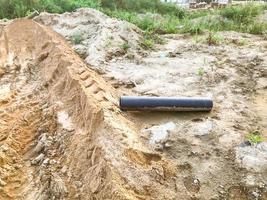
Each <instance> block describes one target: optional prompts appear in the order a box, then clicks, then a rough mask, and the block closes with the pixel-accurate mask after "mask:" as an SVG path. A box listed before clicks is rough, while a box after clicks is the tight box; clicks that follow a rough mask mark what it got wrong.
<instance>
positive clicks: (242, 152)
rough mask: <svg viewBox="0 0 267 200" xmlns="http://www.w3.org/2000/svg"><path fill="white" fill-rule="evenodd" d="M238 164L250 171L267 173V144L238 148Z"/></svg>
mask: <svg viewBox="0 0 267 200" xmlns="http://www.w3.org/2000/svg"><path fill="white" fill-rule="evenodd" d="M236 162H237V163H239V164H240V165H241V166H242V167H244V168H246V169H247V170H249V171H253V172H266V170H267V143H266V142H262V143H259V144H257V145H256V146H245V147H237V148H236Z"/></svg>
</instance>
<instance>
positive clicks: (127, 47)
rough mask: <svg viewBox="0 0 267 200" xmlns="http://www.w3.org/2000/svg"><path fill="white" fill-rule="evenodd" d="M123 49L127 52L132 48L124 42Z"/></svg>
mask: <svg viewBox="0 0 267 200" xmlns="http://www.w3.org/2000/svg"><path fill="white" fill-rule="evenodd" d="M121 48H122V49H123V50H124V51H127V50H128V49H129V48H130V45H129V43H128V42H124V43H123V44H122V45H121Z"/></svg>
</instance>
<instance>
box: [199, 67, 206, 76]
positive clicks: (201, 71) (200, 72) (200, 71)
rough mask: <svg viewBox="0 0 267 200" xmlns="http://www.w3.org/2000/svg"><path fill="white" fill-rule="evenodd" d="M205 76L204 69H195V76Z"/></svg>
mask: <svg viewBox="0 0 267 200" xmlns="http://www.w3.org/2000/svg"><path fill="white" fill-rule="evenodd" d="M204 74H205V70H204V68H203V67H199V68H198V69H197V75H198V76H203V75H204Z"/></svg>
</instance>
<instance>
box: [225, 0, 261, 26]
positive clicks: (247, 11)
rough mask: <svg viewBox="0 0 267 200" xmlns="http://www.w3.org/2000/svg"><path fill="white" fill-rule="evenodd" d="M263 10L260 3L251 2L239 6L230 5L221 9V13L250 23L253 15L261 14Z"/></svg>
mask: <svg viewBox="0 0 267 200" xmlns="http://www.w3.org/2000/svg"><path fill="white" fill-rule="evenodd" d="M261 11H262V8H261V7H260V6H259V5H256V4H252V3H250V4H245V5H239V6H228V7H226V8H224V9H222V10H221V15H222V16H223V17H225V18H227V19H231V20H233V21H236V22H239V23H248V22H250V21H251V20H252V19H253V17H256V16H257V15H259V14H260V13H261Z"/></svg>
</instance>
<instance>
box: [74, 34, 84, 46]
mask: <svg viewBox="0 0 267 200" xmlns="http://www.w3.org/2000/svg"><path fill="white" fill-rule="evenodd" d="M82 40H83V39H82V36H81V35H74V36H72V38H71V41H72V42H73V43H74V44H81V42H82Z"/></svg>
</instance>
